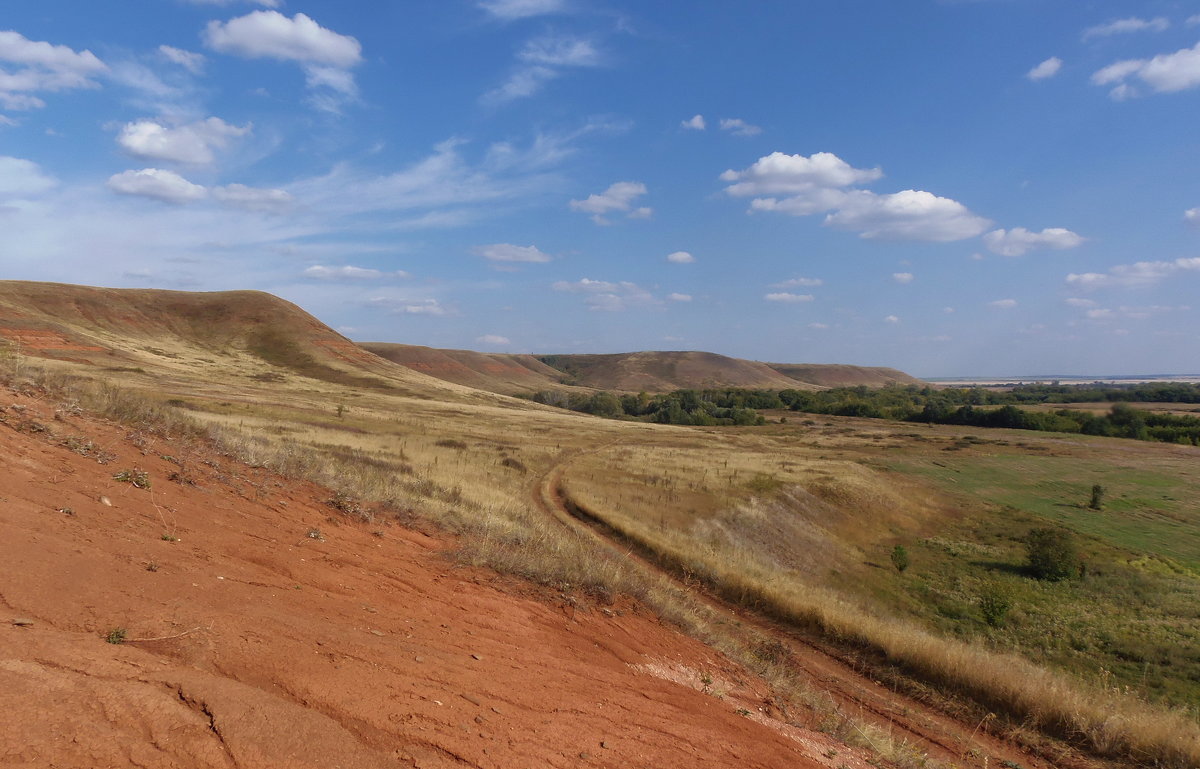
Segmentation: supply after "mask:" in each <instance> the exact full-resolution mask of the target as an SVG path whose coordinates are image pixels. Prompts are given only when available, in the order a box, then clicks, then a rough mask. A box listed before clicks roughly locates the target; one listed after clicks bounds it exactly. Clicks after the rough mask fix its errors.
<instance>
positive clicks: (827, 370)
mask: <svg viewBox="0 0 1200 769" xmlns="http://www.w3.org/2000/svg"><path fill="white" fill-rule="evenodd" d="M361 346H362V347H363V349H365V350H368V351H370V352H372V353H374V354H376V355H378V356H380V357H382V358H386V359H387V360H390V361H392V362H393V363H398V364H399V365H401V366H404V367H406V368H409V369H412V370H413V371H419V372H421V373H422V374H428V375H430V376H434V377H438V378H439V379H444V380H446V381H449V382H454V383H456V384H461V385H466V386H468V387H475V388H478V389H481V390H488V391H491V392H496V393H504V394H508V395H519V394H528V393H532V392H536V391H538V390H547V389H563V388H582V389H587V390H615V391H623V392H641V391H645V392H652V393H653V392H670V391H672V390H685V389H705V388H720V387H744V388H747V389H762V390H786V389H789V388H790V389H799V390H816V389H823V388H826V387H849V386H856V385H866V386H868V387H883V386H885V385H889V384H919V383H920V380H919V379H916V378H914V377H911V376H909V375H908V374H905V373H904V372H902V371H897V370H896V369H890V368H873V367H864V366H848V365H837V364H815V363H797V364H788V363H760V362H758V361H751V360H742V359H740V358H731V357H728V356H725V355H718V354H716V353H711V352H657V351H645V352H630V353H615V354H609V355H536V356H535V355H511V354H503V353H480V352H472V351H470V350H439V349H436V348H432V347H420V346H416V345H405V344H388V343H383V342H365V343H363V344H362V345H361Z"/></svg>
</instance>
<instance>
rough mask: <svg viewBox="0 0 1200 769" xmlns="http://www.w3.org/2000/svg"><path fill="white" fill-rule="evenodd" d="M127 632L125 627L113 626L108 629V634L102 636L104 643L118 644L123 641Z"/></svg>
mask: <svg viewBox="0 0 1200 769" xmlns="http://www.w3.org/2000/svg"><path fill="white" fill-rule="evenodd" d="M127 634H128V633H127V631H126V630H125V628H123V627H115V628H113V629H112V630H110V631H108V635H106V636H104V640H105V642H106V643H110V644H116V645H120V644H123V643H125V637H126V635H127Z"/></svg>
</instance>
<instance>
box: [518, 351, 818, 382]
mask: <svg viewBox="0 0 1200 769" xmlns="http://www.w3.org/2000/svg"><path fill="white" fill-rule="evenodd" d="M539 360H541V361H543V362H545V363H547V364H549V365H551V366H553V367H554V368H556V369H558V370H560V371H562V372H564V373H565V374H567V376H568V377H569V381H570V382H571V383H572V384H577V385H581V386H584V387H594V388H597V389H600V390H624V391H628V392H639V391H642V390H645V391H646V392H669V391H671V390H682V389H702V388H709V387H745V388H750V389H763V390H784V389H787V388H789V387H790V388H799V389H816V388H815V387H812V386H806V385H804V384H802V383H797V382H796V381H795V380H793V379H789V378H788V377H786V376H784V375H782V374H780V373H779V372H777V371H775V370H773V369H772V368H771V367H769V366H768V365H767V364H765V363H759V362H757V361H749V360H741V359H738V358H729V357H726V356H724V355H717V354H716V353H711V352H630V353H617V354H614V355H544V356H539Z"/></svg>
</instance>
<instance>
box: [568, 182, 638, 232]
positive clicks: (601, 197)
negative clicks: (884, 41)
mask: <svg viewBox="0 0 1200 769" xmlns="http://www.w3.org/2000/svg"><path fill="white" fill-rule="evenodd" d="M645 194H646V185H644V184H642V183H641V182H616V183H615V184H612V185H610V186H609V188H608V189H606V190H605V191H604V192H601V193H598V194H592V195H588V196H587V198H586V199H584V200H572V201H571V202H570V206H571V210H572V211H582V212H584V213H588V214H592V221H594V222H596V224H608V220H607V219H605V218H604V215H605V214H608V213H612V212H614V211H626V212H629V215H630V216H631V217H633V218H645V217H647V216H649V215H650V214H651V213H652V210H651V209H649V208H639V209H636V210H632V211H631V209H632V208H633V201H634V200H635V199H637V198H640V197H641V196H642V195H645Z"/></svg>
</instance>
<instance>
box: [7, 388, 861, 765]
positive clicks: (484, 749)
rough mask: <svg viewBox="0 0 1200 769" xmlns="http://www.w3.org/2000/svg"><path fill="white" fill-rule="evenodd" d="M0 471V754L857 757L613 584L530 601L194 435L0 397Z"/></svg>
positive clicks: (436, 544)
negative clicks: (132, 473)
mask: <svg viewBox="0 0 1200 769" xmlns="http://www.w3.org/2000/svg"><path fill="white" fill-rule="evenodd" d="M71 436H74V439H73V440H72V441H68V440H66V439H67V438H70V437H71ZM64 443H66V444H67V445H64ZM101 447H102V448H101ZM85 448H86V449H87V450H86V451H84V450H83V449H85ZM85 454H86V455H85ZM97 459H99V460H100V461H99V462H98V461H97ZM128 468H138V469H140V470H143V471H145V472H146V473H147V474H148V476H147V477H148V481H149V484H150V485H149V488H136V487H135V486H133V485H132V484H130V483H122V482H120V481H118V480H116V479H115V478H114V477H113V476H114V473H116V472H117V471H120V470H123V469H128ZM0 474H2V475H3V477H4V478H5V482H4V485H3V488H2V491H3V502H4V504H2V505H0V528H2V529H3V531H4V536H3V537H2V538H0V585H3V593H2V595H0V711H2V712H3V714H4V716H3V721H4V729H3V738H0V764H3V765H5V766H20V767H49V766H61V767H85V766H86V767H119V766H153V767H163V768H164V769H192V768H196V769H200V768H201V767H203V768H205V769H207V768H208V767H213V768H221V769H226V768H228V767H259V768H260V769H272V768H275V767H278V768H280V769H283V768H284V767H289V768H297V769H305V768H309V767H311V768H312V769H317V768H318V767H319V768H320V769H327V768H329V767H356V768H361V769H369V768H371V767H424V768H426V769H432V768H435V767H489V768H491V769H518V768H519V767H526V766H544V767H576V766H578V767H584V766H596V767H612V768H613V769H615V768H616V767H627V766H646V767H651V766H652V767H663V768H664V769H676V768H678V769H682V768H683V767H697V766H712V767H728V766H737V767H748V768H753V767H760V768H762V769H766V768H768V767H780V768H782V767H796V768H797V769H810V768H815V767H820V766H827V767H833V766H836V765H837V764H834V763H832V762H830V761H829V760H828V759H827V758H826V757H827V756H834V755H837V757H838V761H839V762H842V763H841V765H844V766H848V767H852V768H853V769H867V763H866V762H865V761H864V756H863V755H862V754H861V753H860V752H859V751H856V750H854V749H852V748H847V747H846V746H844V745H840V744H837V743H835V742H833V741H832V740H831V739H830V738H829V737H827V736H825V735H823V734H820V733H817V732H811V731H808V730H803V729H798V728H795V727H791V726H786V725H784V724H782V723H780V722H779V721H776V720H774V719H773V718H771V717H770V716H769V715H767V713H766V712H765V711H767V710H769V708H770V706H769V702H770V700H769V698H768V695H767V692H766V690H765V689H764V687H763V686H762V685H761V683H754V681H753V679H752V678H750V677H749V676H747V675H746V674H745V672H744V671H742V670H741V669H739V668H737V667H736V666H733V665H732V664H731V663H730V662H728V661H727V660H725V659H724V658H722V657H721V656H719V655H718V654H716V653H714V652H713V651H711V650H710V649H708V648H706V647H704V646H703V645H701V644H700V643H698V642H696V641H693V640H690V639H688V638H685V637H683V636H681V635H680V634H679V633H677V632H675V631H673V630H671V629H670V628H669V627H668V626H667V625H664V624H662V623H660V622H659V621H658V620H657V619H655V618H654V617H653V616H651V615H649V614H647V613H646V612H645V611H644V610H642V609H640V608H638V607H637V606H635V605H633V604H632V603H630V602H628V601H624V602H618V603H616V604H613V605H611V607H610V608H603V609H601V608H599V607H595V606H592V607H589V606H586V605H575V604H571V605H567V604H564V603H561V602H560V601H558V600H541V599H539V598H537V597H536V596H537V595H539V594H538V593H536V592H533V591H531V590H530V589H529V588H528V587H527V586H523V585H522V584H521V583H517V582H515V581H513V580H511V579H507V578H500V577H497V576H496V575H495V574H493V573H490V572H487V571H484V570H480V569H467V568H461V567H455V566H454V565H453V563H452V561H451V560H449V559H448V558H447V557H446V551H447V550H448V549H449V548H450V547H452V546H453V543H452V542H450V541H447V540H445V539H438V538H433V537H430V536H427V535H424V534H421V533H417V532H415V531H411V530H407V529H405V528H403V527H401V526H398V525H394V524H391V523H389V522H388V521H386V520H383V519H376V520H375V521H372V522H362V521H352V520H351V519H350V518H348V517H346V516H344V515H342V514H340V513H337V512H335V511H334V510H333V509H332V508H331V507H330V505H329V504H328V502H327V500H329V498H330V497H331V492H330V491H328V490H326V489H322V488H319V487H316V486H313V485H311V484H308V483H301V482H296V481H292V480H288V479H285V478H281V477H278V476H274V475H271V474H269V473H267V472H265V471H263V470H261V469H257V470H256V469H251V468H248V467H246V466H244V465H239V464H237V463H235V462H232V461H230V460H229V459H228V458H226V457H224V456H221V455H218V454H216V453H214V452H212V451H208V450H206V449H204V448H203V447H200V446H196V445H191V444H183V443H180V442H178V441H175V440H171V439H168V438H166V437H164V436H162V435H154V434H147V433H145V432H141V431H129V430H127V429H125V428H120V427H117V426H115V425H113V424H111V423H106V422H102V421H99V420H94V419H91V418H88V417H84V416H80V415H78V414H75V413H73V412H72V411H70V410H66V411H64V410H61V409H60V410H58V411H57V412H56V410H55V406H54V404H53V403H52V402H51V400H50V399H48V398H47V397H46V396H45V395H44V394H41V393H30V395H29V396H26V395H19V394H14V393H8V392H6V393H5V400H4V405H3V406H0ZM172 479H174V482H173V481H172ZM531 596H532V597H531ZM106 639H107V640H108V641H109V642H108V643H106V642H105V641H106ZM704 676H709V677H708V678H705V677H704ZM713 680H716V681H717V682H718V684H717V685H720V686H722V687H723V690H722V693H721V695H719V696H714V695H713V694H712V693H711V692H710V690H709V688H708V684H707V683H705V682H710V681H713ZM724 687H727V688H724Z"/></svg>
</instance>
